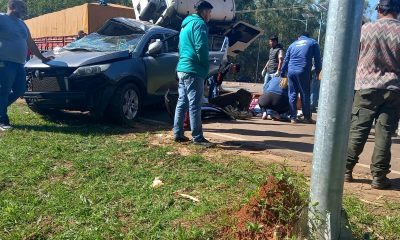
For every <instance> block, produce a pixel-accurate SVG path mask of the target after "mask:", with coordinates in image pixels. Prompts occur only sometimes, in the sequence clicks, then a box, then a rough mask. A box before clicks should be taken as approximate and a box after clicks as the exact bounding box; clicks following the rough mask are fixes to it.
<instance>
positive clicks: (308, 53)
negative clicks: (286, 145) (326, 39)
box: [281, 33, 322, 123]
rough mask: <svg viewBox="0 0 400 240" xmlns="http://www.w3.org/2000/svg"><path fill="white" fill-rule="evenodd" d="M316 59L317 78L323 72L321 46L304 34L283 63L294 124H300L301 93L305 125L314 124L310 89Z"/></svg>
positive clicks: (291, 46)
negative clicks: (298, 115) (298, 117)
mask: <svg viewBox="0 0 400 240" xmlns="http://www.w3.org/2000/svg"><path fill="white" fill-rule="evenodd" d="M313 59H314V64H315V72H316V74H317V76H318V75H319V73H320V72H321V65H322V64H321V53H320V48H319V44H318V43H317V41H315V40H314V39H312V38H310V37H309V35H308V33H304V34H302V35H301V36H300V37H299V39H298V40H297V41H295V42H294V43H292V44H291V45H290V46H289V48H288V50H287V53H286V57H285V60H284V62H283V66H282V70H281V76H285V75H286V72H287V76H288V79H289V103H290V118H291V122H292V123H298V122H299V121H298V119H297V96H298V94H299V93H300V97H301V105H302V110H303V115H304V123H314V121H313V120H312V118H311V107H310V88H311V68H312V62H313V61H312V60H313Z"/></svg>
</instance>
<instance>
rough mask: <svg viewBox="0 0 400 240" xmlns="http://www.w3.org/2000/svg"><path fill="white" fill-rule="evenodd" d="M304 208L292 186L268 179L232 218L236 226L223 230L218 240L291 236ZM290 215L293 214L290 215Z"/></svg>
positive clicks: (272, 178) (271, 178)
mask: <svg viewBox="0 0 400 240" xmlns="http://www.w3.org/2000/svg"><path fill="white" fill-rule="evenodd" d="M302 205H304V203H303V201H302V199H301V197H300V195H299V194H298V193H297V192H296V190H295V189H294V187H293V185H291V184H289V183H288V182H286V181H285V180H284V179H282V180H277V179H276V178H275V177H273V176H270V177H269V178H268V181H267V182H266V183H265V184H263V185H262V186H261V187H260V189H259V191H258V193H257V194H256V195H255V196H254V197H252V198H251V199H250V201H249V202H248V203H247V204H246V205H244V206H243V207H242V208H241V209H240V210H239V212H237V213H236V214H235V215H234V218H235V222H236V224H235V226H234V227H228V228H225V229H223V230H222V233H221V239H229V238H232V237H233V238H234V239H238V240H250V239H252V240H253V239H256V240H257V239H274V238H276V237H277V236H279V237H286V236H290V235H291V234H292V231H293V226H295V222H297V220H298V219H297V217H296V216H298V214H293V212H296V211H298V210H299V209H302ZM289 213H292V214H289Z"/></svg>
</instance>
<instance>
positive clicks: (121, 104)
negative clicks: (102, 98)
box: [108, 83, 141, 125]
mask: <svg viewBox="0 0 400 240" xmlns="http://www.w3.org/2000/svg"><path fill="white" fill-rule="evenodd" d="M140 105H141V97H140V92H139V90H138V88H137V87H136V86H135V85H134V84H132V83H128V84H125V85H123V86H121V87H119V88H118V89H117V90H116V92H115V94H114V96H113V98H112V100H111V103H110V105H109V108H108V115H109V117H110V118H111V119H112V120H114V121H115V122H117V123H120V124H127V125H131V124H133V123H134V121H135V120H136V118H137V116H138V115H139V112H140Z"/></svg>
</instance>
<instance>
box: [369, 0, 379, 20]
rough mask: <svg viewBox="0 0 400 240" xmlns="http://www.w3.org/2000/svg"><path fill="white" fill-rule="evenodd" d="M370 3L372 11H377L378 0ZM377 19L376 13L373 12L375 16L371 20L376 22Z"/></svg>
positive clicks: (372, 0)
mask: <svg viewBox="0 0 400 240" xmlns="http://www.w3.org/2000/svg"><path fill="white" fill-rule="evenodd" d="M369 3H370V5H371V7H372V9H375V6H376V5H377V4H378V0H369ZM376 18H377V15H376V12H375V11H374V12H373V15H372V16H371V19H373V20H375V19H376Z"/></svg>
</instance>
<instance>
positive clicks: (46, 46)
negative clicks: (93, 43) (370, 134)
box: [33, 36, 76, 51]
mask: <svg viewBox="0 0 400 240" xmlns="http://www.w3.org/2000/svg"><path fill="white" fill-rule="evenodd" d="M75 38H76V36H62V37H42V38H34V39H33V40H34V41H35V43H36V45H37V46H38V48H39V49H40V51H49V50H52V49H54V48H55V47H64V46H65V45H67V44H68V43H71V42H73V41H74V40H75Z"/></svg>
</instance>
